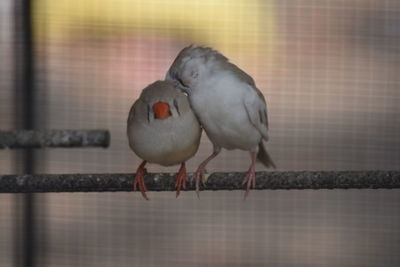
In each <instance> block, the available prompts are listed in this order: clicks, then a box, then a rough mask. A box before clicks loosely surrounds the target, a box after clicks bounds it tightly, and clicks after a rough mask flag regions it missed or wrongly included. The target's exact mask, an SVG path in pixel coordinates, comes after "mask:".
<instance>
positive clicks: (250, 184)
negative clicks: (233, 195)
mask: <svg viewBox="0 0 400 267" xmlns="http://www.w3.org/2000/svg"><path fill="white" fill-rule="evenodd" d="M250 156H251V165H250V168H249V170H248V171H247V174H246V177H245V178H244V180H243V182H242V185H245V184H246V191H245V192H244V198H243V200H246V198H247V196H248V195H249V193H250V189H251V188H255V187H256V172H255V164H256V158H257V153H255V152H251V153H250Z"/></svg>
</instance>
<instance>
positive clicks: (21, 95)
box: [15, 0, 35, 267]
mask: <svg viewBox="0 0 400 267" xmlns="http://www.w3.org/2000/svg"><path fill="white" fill-rule="evenodd" d="M32 2H33V0H19V1H16V2H15V29H16V31H15V43H16V46H15V86H16V88H15V89H16V97H15V101H16V103H15V105H16V106H15V107H16V110H17V112H16V114H17V115H18V117H19V118H17V121H18V120H20V121H21V123H19V125H21V126H22V127H23V128H24V129H34V127H35V106H34V105H35V97H34V93H35V88H34V43H33V27H32V16H31V14H32ZM21 115H22V116H21ZM23 153H24V154H23V157H22V164H23V167H22V168H23V172H24V173H27V174H32V173H34V172H35V157H34V152H33V150H32V149H27V150H25V151H24V152H23ZM17 202H18V203H19V204H20V205H18V207H19V208H20V209H22V210H21V211H22V212H18V213H17V216H21V214H22V218H16V219H17V220H18V221H19V223H20V227H17V228H16V231H21V230H22V234H19V233H16V235H15V236H16V237H17V238H20V239H22V240H17V241H16V242H17V249H18V250H20V251H17V252H16V257H17V259H16V264H17V265H18V266H24V267H34V266H35V197H34V195H33V194H24V195H23V196H22V199H19V200H18V201H17ZM21 219H22V220H21ZM21 256H22V261H21Z"/></svg>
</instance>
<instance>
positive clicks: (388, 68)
mask: <svg viewBox="0 0 400 267" xmlns="http://www.w3.org/2000/svg"><path fill="white" fill-rule="evenodd" d="M29 31H31V33H32V34H31V35H29ZM27 32H28V34H27ZM189 44H200V45H206V46H212V47H214V48H215V49H217V50H219V51H221V52H222V53H224V54H225V55H226V56H227V57H228V58H230V60H231V61H232V62H233V63H235V64H237V65H238V66H240V67H241V68H242V69H244V70H245V71H246V72H247V73H249V74H250V75H252V76H253V78H254V79H255V81H256V83H257V86H258V88H259V89H260V90H261V91H262V92H263V93H264V95H265V97H266V99H267V103H268V112H269V121H270V141H269V142H268V143H267V144H266V146H267V148H268V149H269V151H270V154H271V155H272V157H273V159H274V161H275V162H276V164H277V165H278V170H280V171H283V170H392V169H397V170H398V169H399V166H400V2H399V1H397V0H329V1H319V0H290V1H289V0H279V1H278V0H265V1H256V0H231V1H212V0H201V1H200V0H185V1H183V0H170V1H160V0H158V1H157V0H146V1H139V0H114V1H111V0H81V1H68V0H59V1H51V0H31V1H29V0H16V1H12V0H1V1H0V129H1V130H12V129H21V128H23V127H27V125H28V126H29V122H28V123H27V116H28V117H30V123H31V124H30V125H31V127H33V128H36V129H98V128H104V129H109V130H110V131H111V146H110V147H109V148H108V149H51V150H50V149H49V150H41V151H39V150H36V151H34V152H33V153H31V155H30V158H29V157H28V162H30V163H29V164H30V167H28V169H27V166H26V162H27V157H26V154H24V152H21V151H10V150H8V151H7V150H1V151H0V173H1V174H12V173H25V172H30V171H32V172H36V173H102V172H108V173H112V172H134V171H135V170H136V168H137V166H138V164H139V162H140V160H139V159H138V158H137V157H136V156H135V155H134V153H133V152H132V151H130V149H129V147H128V142H127V138H126V135H125V131H126V130H125V127H126V120H127V115H128V111H129V109H130V106H131V105H132V103H133V102H134V100H135V99H136V98H137V97H138V96H139V94H140V92H141V90H142V89H143V88H144V87H145V86H147V85H148V84H150V83H152V82H153V81H155V80H157V79H163V78H164V76H165V73H166V70H167V69H168V67H169V66H170V64H171V63H172V61H173V59H174V58H175V56H176V55H177V53H178V52H179V51H180V50H181V49H182V48H183V47H185V46H187V45H189ZM27 58H28V59H29V58H30V60H28V61H27V60H26V59H27ZM27 66H31V67H32V68H27ZM27 73H28V75H27ZM29 73H30V75H29ZM27 81H28V85H27V84H26V82H27ZM24 82H25V83H24ZM27 86H28V87H30V88H31V89H32V92H33V94H32V95H30V96H29V97H28V96H27V95H26V92H25V91H24V90H22V88H23V87H27ZM27 105H28V106H29V107H30V108H31V110H32V112H31V113H29V114H26V112H25V113H24V112H23V110H24V108H26V106H27ZM211 150H212V146H211V145H210V142H209V141H208V140H207V138H206V135H205V134H204V135H203V138H202V143H201V147H200V149H199V152H198V153H197V154H196V156H195V157H194V158H193V159H191V160H190V161H189V162H188V164H187V168H188V171H190V172H192V171H194V170H195V168H196V167H197V165H198V164H199V163H200V162H201V161H202V160H203V159H204V158H205V157H206V156H207V155H208V154H209V153H210V152H211ZM28 154H29V153H28ZM24 155H25V156H24ZM249 163H250V159H249V157H248V153H246V152H241V151H224V152H223V153H221V155H220V156H219V157H217V158H216V159H215V160H213V161H212V162H211V163H210V164H209V167H208V171H209V172H214V171H245V170H247V168H248V165H249ZM264 169H265V168H264V167H263V166H262V165H261V164H259V165H257V170H259V171H261V170H264ZM148 170H149V171H150V172H159V171H162V172H176V171H177V170H178V166H176V167H171V168H163V167H159V166H156V165H149V166H148ZM149 196H150V198H151V201H144V200H143V199H141V196H140V194H139V193H57V194H36V195H34V196H32V195H31V196H24V195H11V194H2V195H0V266H1V267H14V266H65V267H67V266H400V254H399V251H400V191H398V190H303V191H298V190H293V191H252V192H251V194H250V197H249V198H248V199H247V200H246V201H243V200H242V192H223V191H218V192H202V193H201V199H200V200H198V199H197V197H196V196H195V194H194V192H183V193H182V194H181V196H180V197H179V198H178V199H175V196H174V193H172V192H166V193H163V192H150V193H149ZM27 231H28V232H29V233H30V234H29V236H30V238H29V240H28V243H29V245H28V246H26V245H24V244H25V242H26V240H24V239H26V236H27V235H26V232H27ZM27 259H28V260H27Z"/></svg>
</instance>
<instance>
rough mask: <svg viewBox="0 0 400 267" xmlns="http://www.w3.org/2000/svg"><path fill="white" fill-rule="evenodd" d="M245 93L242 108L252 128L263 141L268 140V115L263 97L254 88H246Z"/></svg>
mask: <svg viewBox="0 0 400 267" xmlns="http://www.w3.org/2000/svg"><path fill="white" fill-rule="evenodd" d="M248 87H249V88H248V91H247V92H246V93H245V97H244V106H245V109H246V112H247V116H248V117H249V119H250V122H251V123H252V124H253V125H254V127H255V128H256V129H257V130H258V131H259V132H260V134H261V135H262V137H263V139H264V140H266V141H267V140H268V113H267V104H266V102H265V99H264V96H263V95H262V93H261V92H260V90H258V89H257V88H256V87H254V86H250V85H249V86H248Z"/></svg>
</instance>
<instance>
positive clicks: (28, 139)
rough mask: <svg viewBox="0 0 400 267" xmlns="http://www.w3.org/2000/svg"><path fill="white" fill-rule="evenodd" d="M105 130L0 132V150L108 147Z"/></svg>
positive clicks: (107, 137) (108, 140)
mask: <svg viewBox="0 0 400 267" xmlns="http://www.w3.org/2000/svg"><path fill="white" fill-rule="evenodd" d="M109 144H110V133H109V132H108V131H107V130H43V131H35V130H21V131H0V149H6V148H9V149H15V148H44V147H64V148H66V147H108V146H109Z"/></svg>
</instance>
